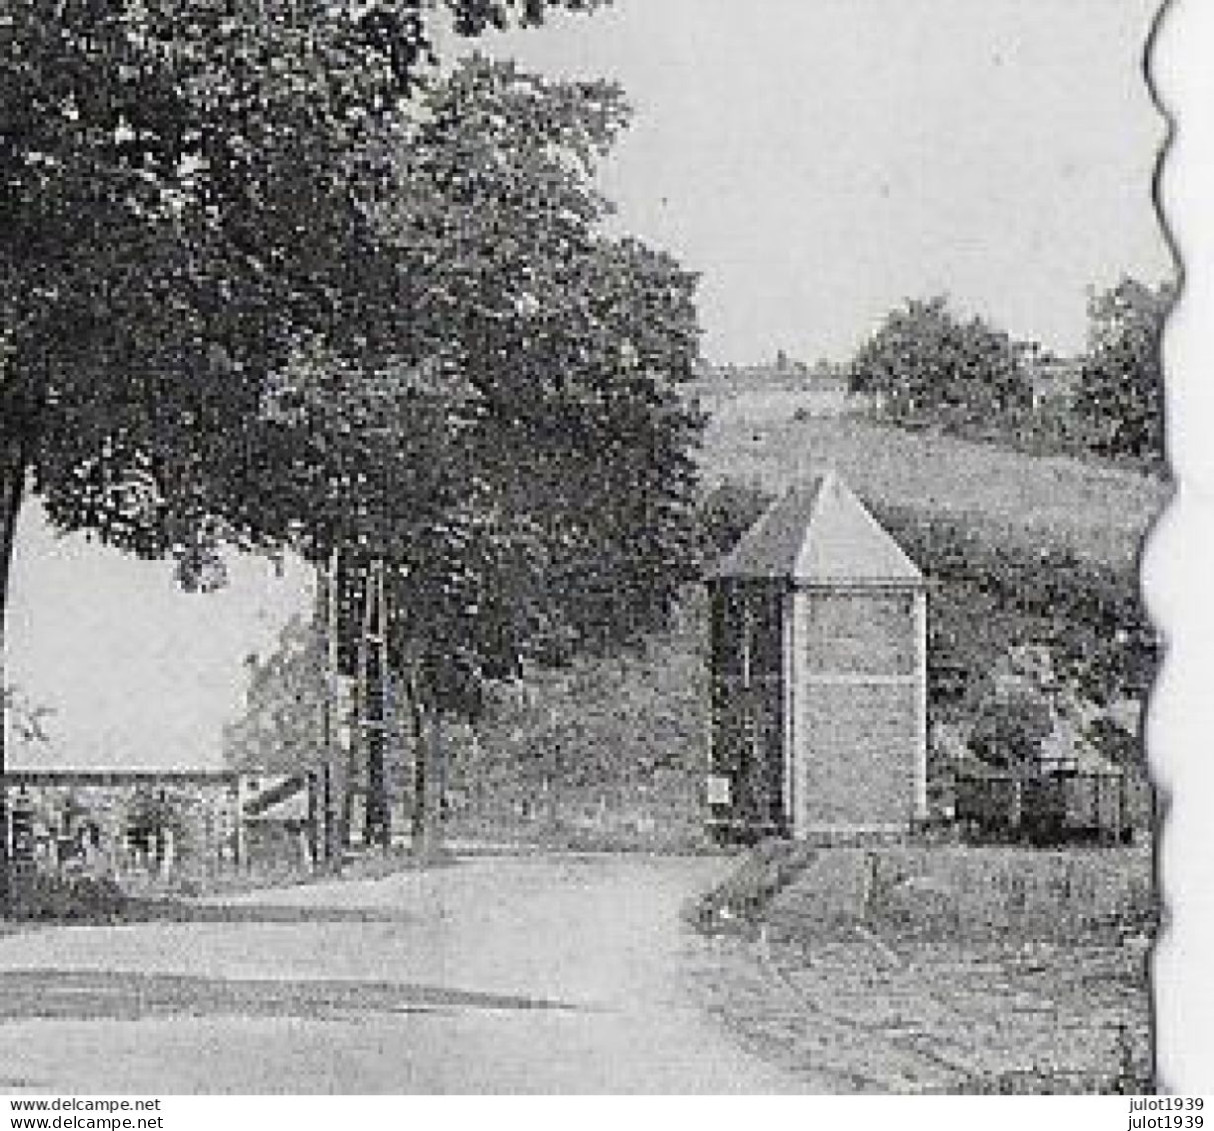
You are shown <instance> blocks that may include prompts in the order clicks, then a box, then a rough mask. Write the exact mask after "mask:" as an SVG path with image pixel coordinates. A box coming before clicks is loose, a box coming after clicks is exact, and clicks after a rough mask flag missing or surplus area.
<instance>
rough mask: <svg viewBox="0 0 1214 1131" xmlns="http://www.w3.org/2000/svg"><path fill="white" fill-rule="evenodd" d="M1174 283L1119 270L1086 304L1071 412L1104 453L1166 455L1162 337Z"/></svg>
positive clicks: (1158, 457) (1157, 458)
mask: <svg viewBox="0 0 1214 1131" xmlns="http://www.w3.org/2000/svg"><path fill="white" fill-rule="evenodd" d="M1174 297H1175V287H1174V286H1172V285H1171V284H1168V283H1164V284H1161V285H1159V286H1157V287H1150V286H1147V285H1146V284H1144V283H1141V282H1139V281H1138V280H1136V279H1132V278H1128V277H1127V278H1124V279H1122V280H1121V281H1120V282H1119V283H1118V284H1117V285H1116V286H1115V287H1112V288H1111V289H1109V290H1107V291H1103V292H1100V293H1096V294H1093V296H1092V298H1091V300H1090V302H1089V304H1088V319H1089V333H1088V350H1087V353H1086V355H1085V356H1084V359H1083V367H1082V370H1081V375H1080V382H1079V389H1078V392H1077V395H1076V398H1075V404H1074V412H1075V413H1076V415H1077V416H1078V417H1079V418H1080V420H1081V421H1082V422H1083V424H1084V426H1085V429H1086V431H1087V433H1088V436H1089V441H1088V442H1089V443H1090V445H1091V446H1092V448H1093V449H1094V450H1095V451H1097V452H1099V453H1100V454H1102V455H1114V456H1131V457H1134V458H1137V459H1149V460H1152V461H1160V460H1162V458H1163V422H1164V396H1163V370H1162V360H1161V356H1160V337H1161V335H1162V333H1163V326H1164V320H1165V319H1166V317H1167V313H1168V310H1169V308H1170V307H1171V305H1172V301H1173V299H1174Z"/></svg>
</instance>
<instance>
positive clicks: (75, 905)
mask: <svg viewBox="0 0 1214 1131" xmlns="http://www.w3.org/2000/svg"><path fill="white" fill-rule="evenodd" d="M128 906H129V899H128V897H127V895H126V893H125V892H123V890H122V889H121V888H120V887H119V886H118V884H117V883H115V882H114V881H113V880H111V879H109V878H108V877H104V876H103V877H97V876H57V875H51V874H47V873H42V872H35V873H33V874H30V875H15V876H13V877H12V880H11V887H10V899H9V908H10V910H9V917H10V918H12V919H14V920H31V919H34V920H37V919H42V920H46V919H51V920H79V921H85V922H95V921H97V920H107V919H112V918H114V917H115V916H117V915H121V914H122V913H123V911H125V910H126V909H127V907H128Z"/></svg>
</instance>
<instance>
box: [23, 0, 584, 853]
mask: <svg viewBox="0 0 1214 1131" xmlns="http://www.w3.org/2000/svg"><path fill="white" fill-rule="evenodd" d="M596 2H597V0H368V2H367V3H364V4H358V5H343V4H330V3H328V2H327V0H228V2H224V3H219V2H217V0H154V2H153V3H144V2H137V0H13V2H12V3H9V4H6V5H5V6H4V10H3V12H2V13H0V216H2V219H3V223H2V225H0V653H2V650H3V647H2V646H3V635H2V627H3V619H2V617H3V608H4V605H5V602H6V598H7V580H8V567H9V562H10V559H11V550H12V544H13V538H14V536H15V530H16V522H17V515H18V513H19V510H20V507H21V504H22V501H23V499H24V498H25V497H26V495H27V493H28V492H29V491H30V490H31V489H32V490H33V491H34V492H36V493H37V494H39V495H40V496H41V497H42V499H43V501H44V503H45V505H46V508H47V512H48V513H49V515H50V517H51V519H52V520H53V521H54V522H55V523H57V524H58V525H59V526H60V527H62V528H64V529H77V530H80V529H82V530H87V531H90V532H94V533H96V534H98V535H100V536H101V537H102V538H103V539H105V540H107V541H109V542H110V543H112V544H114V545H116V546H119V547H121V548H123V549H127V550H131V551H134V552H137V553H140V554H144V555H149V556H159V555H165V554H169V553H173V554H175V555H176V556H177V557H178V559H179V561H180V562H181V563H182V565H183V567H184V574H185V575H186V576H191V577H193V578H195V579H198V578H199V577H202V578H204V579H205V578H206V577H207V576H208V574H207V571H206V569H204V568H201V567H206V566H209V565H210V564H212V555H211V552H210V551H211V548H212V546H213V544H214V543H215V542H217V541H219V540H221V539H226V540H229V541H235V542H237V543H241V544H245V545H261V544H265V543H267V542H272V541H277V540H279V539H281V537H282V535H283V533H284V527H283V524H282V520H283V519H284V517H285V515H284V514H283V512H281V511H270V512H268V514H267V513H266V512H264V511H263V509H262V508H261V507H260V503H261V501H262V500H261V499H260V498H259V496H258V495H257V494H256V493H255V492H250V491H248V490H247V488H248V487H249V485H250V483H252V482H253V481H254V479H255V476H253V475H252V474H250V472H251V465H252V464H253V463H254V462H255V461H258V460H264V459H266V458H268V457H270V456H272V455H273V454H274V453H275V448H274V444H273V436H270V437H267V435H266V430H267V423H272V422H269V421H268V414H267V405H268V403H269V401H270V389H271V385H272V381H273V379H274V377H275V374H277V373H279V372H280V371H281V369H282V367H283V366H284V364H285V363H286V362H287V361H288V359H289V358H290V357H291V356H292V354H293V352H294V351H297V350H298V349H299V345H300V342H301V341H303V342H305V343H313V342H316V341H320V342H323V343H324V345H325V348H326V349H328V350H330V351H335V352H337V353H338V354H340V355H342V356H346V357H357V358H359V360H360V361H361V362H362V363H363V365H366V364H368V363H370V362H371V361H373V360H374V359H377V358H383V357H385V356H388V355H393V354H397V353H399V352H400V348H399V342H397V341H395V340H394V339H393V335H394V334H395V333H396V332H397V331H398V330H399V322H398V320H397V319H396V318H395V316H394V315H393V313H392V311H393V309H394V304H395V302H396V299H397V297H398V284H399V281H400V275H399V273H398V271H397V269H396V265H397V249H396V248H395V247H393V246H392V245H391V244H390V243H385V242H384V241H382V240H381V239H380V235H381V229H380V228H379V227H378V226H377V225H376V224H375V223H374V222H373V221H372V217H371V211H372V205H373V204H374V203H375V202H376V201H379V200H383V199H387V198H390V197H391V196H392V195H393V194H394V193H395V191H396V190H397V189H398V188H399V187H400V182H399V175H400V172H401V171H400V170H399V169H397V167H396V166H395V164H394V163H393V161H392V160H391V159H390V155H391V154H392V153H393V152H394V139H396V138H399V136H400V132H401V130H402V128H403V125H404V123H406V122H407V121H408V119H409V116H410V113H411V109H410V108H411V106H412V105H413V103H412V100H411V96H412V94H413V92H414V90H415V87H416V84H417V82H418V80H419V77H420V76H421V74H422V72H423V71H424V70H425V69H426V66H427V65H428V63H429V62H430V61H431V59H432V55H433V44H434V41H435V39H436V36H437V34H438V32H439V30H440V29H441V28H442V26H443V25H444V24H446V25H448V26H449V27H451V28H453V29H454V30H455V31H456V32H457V33H459V34H464V35H475V34H477V33H478V32H480V31H482V30H484V29H485V28H486V27H489V26H506V25H508V24H510V23H512V22H514V23H524V24H526V23H536V22H539V21H540V20H541V19H542V18H543V15H544V13H545V11H546V10H547V9H548V8H553V7H565V8H572V9H578V8H590V7H593V6H595V4H596ZM394 178H395V179H394ZM360 371H361V370H360ZM267 519H268V520H267ZM2 771H3V751H2V749H0V772H2ZM0 872H3V869H2V868H0Z"/></svg>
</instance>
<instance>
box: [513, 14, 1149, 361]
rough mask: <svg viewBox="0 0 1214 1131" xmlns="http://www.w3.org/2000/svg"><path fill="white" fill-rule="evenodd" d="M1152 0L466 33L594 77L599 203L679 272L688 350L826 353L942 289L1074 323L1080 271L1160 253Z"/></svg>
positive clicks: (614, 19)
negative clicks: (598, 91) (602, 140)
mask: <svg viewBox="0 0 1214 1131" xmlns="http://www.w3.org/2000/svg"><path fill="white" fill-rule="evenodd" d="M1156 8H1157V4H1156V3H1155V2H1154V0H1033V2H1031V3H1025V2H1024V0H982V2H981V3H975V2H974V0H757V2H756V0H615V3H614V4H613V6H612V7H610V8H609V9H606V10H604V11H601V12H599V13H597V14H595V15H594V16H592V17H589V18H587V17H578V16H565V17H562V18H559V19H557V20H555V21H554V22H553V24H552V25H550V26H549V27H547V28H545V29H544V30H543V31H542V32H539V33H535V32H529V33H513V34H511V35H508V36H498V37H495V38H494V39H491V40H490V41H489V48H490V50H491V51H492V52H493V53H494V54H502V55H511V56H513V57H516V58H518V59H519V60H520V61H521V62H523V63H524V64H525V65H527V66H529V67H531V68H533V69H536V70H540V71H543V72H545V73H549V74H553V75H566V76H601V77H606V78H614V79H616V80H618V81H619V82H620V83H621V84H622V85H623V86H624V88H625V91H626V92H627V94H628V96H629V99H630V102H631V104H632V106H633V108H634V111H635V120H634V123H633V126H632V128H631V130H630V131H629V132H628V134H627V135H625V137H624V139H623V140H622V142H621V144H620V145H619V146H618V149H617V151H616V152H615V154H614V155H613V156H612V157H611V159H610V160H609V162H608V163H607V165H606V167H605V168H604V171H603V178H602V182H603V187H604V188H605V190H606V191H607V193H608V195H609V196H611V197H612V199H614V200H615V201H616V202H617V203H618V205H619V209H620V211H619V216H618V218H617V223H618V224H619V225H620V226H621V227H622V228H623V229H625V230H627V231H630V232H632V233H634V234H636V235H639V236H641V237H643V238H645V239H647V240H649V241H652V242H654V243H656V244H658V245H660V246H662V247H665V248H667V249H668V250H671V251H673V252H675V253H676V254H677V255H678V256H679V257H680V258H681V259H682V260H683V262H684V263H685V264H686V265H687V266H689V267H692V268H694V269H696V270H697V271H699V272H701V273H702V283H701V291H700V302H701V317H702V323H703V326H704V330H705V353H706V354H707V355H708V356H709V357H710V358H711V359H713V360H717V361H736V362H746V361H755V360H760V359H765V358H770V357H772V356H774V354H775V352H776V350H777V349H784V350H786V351H787V352H788V353H790V354H791V355H792V356H794V357H800V358H802V359H803V360H806V361H812V360H815V359H816V358H818V357H828V358H833V359H835V360H843V359H845V358H846V357H848V356H849V355H850V354H851V353H852V352H853V351H854V349H855V347H856V346H857V344H858V343H859V342H860V341H861V340H862V339H863V338H864V337H865V336H866V335H867V334H868V333H869V332H871V330H872V329H873V327H874V326H875V325H876V324H877V323H879V321H880V319H881V318H882V316H883V315H884V314H885V313H886V312H887V311H888V310H890V309H891V307H893V306H895V305H897V304H899V303H901V302H902V301H903V300H904V299H906V298H909V297H914V296H927V295H930V294H937V293H944V294H948V295H949V296H950V297H951V298H952V299H953V300H954V302H955V303H956V305H957V306H958V307H959V308H960V309H963V310H967V311H972V312H973V313H981V314H983V315H985V316H987V317H989V318H991V319H993V320H994V321H996V322H997V323H998V324H1000V325H1002V326H1003V327H1004V328H1006V329H1007V330H1009V332H1012V333H1013V334H1015V335H1016V336H1018V337H1025V338H1030V339H1033V340H1037V341H1040V342H1042V343H1043V344H1044V345H1046V346H1048V347H1049V348H1052V349H1054V350H1056V351H1058V352H1062V353H1067V352H1072V351H1076V350H1079V349H1081V348H1082V347H1083V343H1084V332H1085V328H1086V289H1087V288H1088V287H1090V286H1093V285H1095V286H1101V287H1103V286H1108V285H1111V284H1112V283H1114V282H1116V281H1117V280H1118V279H1119V278H1120V276H1121V275H1122V274H1125V273H1130V274H1136V275H1138V276H1140V277H1143V278H1144V279H1146V280H1148V281H1157V280H1162V279H1164V278H1166V277H1168V276H1169V275H1170V273H1171V260H1170V257H1169V256H1168V254H1167V252H1166V250H1165V247H1164V244H1163V241H1162V240H1161V238H1160V235H1159V230H1158V228H1157V226H1156V223H1155V218H1154V214H1153V212H1152V208H1151V203H1150V200H1151V181H1152V172H1153V166H1154V159H1155V153H1156V150H1157V149H1158V146H1159V144H1160V142H1161V140H1162V138H1163V135H1164V123H1163V120H1162V119H1161V118H1160V116H1159V115H1158V114H1157V112H1156V111H1155V109H1154V107H1153V105H1152V103H1151V100H1150V97H1149V93H1148V90H1147V87H1146V85H1145V82H1144V78H1143V72H1142V58H1143V53H1144V47H1145V43H1146V38H1147V35H1148V32H1149V29H1150V27H1151V24H1152V21H1153V18H1154V13H1155V11H1156Z"/></svg>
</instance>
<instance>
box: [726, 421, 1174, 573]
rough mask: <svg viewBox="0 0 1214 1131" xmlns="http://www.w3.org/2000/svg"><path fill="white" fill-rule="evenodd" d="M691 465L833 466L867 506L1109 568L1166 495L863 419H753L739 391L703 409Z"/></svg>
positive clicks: (783, 475)
mask: <svg viewBox="0 0 1214 1131" xmlns="http://www.w3.org/2000/svg"><path fill="white" fill-rule="evenodd" d="M703 466H704V473H705V476H706V478H707V479H709V480H710V481H713V480H717V479H721V478H725V477H729V478H732V479H740V480H757V481H759V482H761V483H763V484H764V485H765V486H766V487H767V488H768V489H769V490H782V489H784V488H785V487H787V486H788V485H789V483H791V482H793V481H794V480H796V479H798V478H803V477H806V476H809V475H811V474H813V473H814V472H816V471H820V470H822V469H823V468H826V467H833V468H835V469H836V470H837V471H838V472H839V473H840V474H841V475H842V476H843V477H844V478H845V479H846V480H847V482H848V484H849V485H850V486H851V487H852V488H853V489H854V490H856V491H857V492H859V494H860V495H861V496H862V497H863V498H865V499H866V500H868V501H869V502H876V503H887V504H891V505H897V506H911V507H916V508H919V509H921V510H925V511H933V512H941V513H945V514H954V515H961V516H964V517H965V518H966V519H967V520H970V521H974V522H985V523H987V524H989V525H990V526H991V527H992V528H993V529H994V530H996V531H997V532H999V533H1001V534H1003V535H1004V536H1006V537H1011V538H1015V539H1024V538H1030V539H1032V538H1041V539H1044V540H1045V541H1046V543H1047V544H1049V545H1064V546H1067V547H1068V548H1070V549H1072V550H1073V551H1074V552H1076V553H1078V554H1081V555H1083V556H1085V557H1090V558H1093V559H1095V560H1098V561H1104V562H1110V563H1122V562H1127V561H1130V560H1132V559H1133V558H1134V556H1135V555H1136V554H1137V552H1138V549H1139V546H1140V543H1141V541H1142V538H1143V536H1144V535H1145V533H1146V531H1147V528H1148V527H1149V526H1150V523H1151V522H1152V520H1153V519H1154V518H1155V517H1156V515H1158V513H1159V512H1160V510H1161V509H1162V507H1163V504H1164V502H1165V501H1166V499H1167V497H1168V487H1167V485H1166V484H1165V483H1163V482H1161V481H1160V480H1159V479H1156V478H1154V477H1151V476H1148V475H1144V474H1140V473H1138V472H1134V471H1129V470H1124V469H1120V468H1114V467H1111V466H1105V465H1101V464H1098V463H1095V462H1090V461H1084V460H1078V459H1072V458H1069V457H1062V456H1057V457H1053V456H1051V457H1037V456H1028V455H1023V454H1020V453H1018V452H1013V451H1008V450H1005V449H1001V448H998V447H995V446H994V445H991V444H983V443H977V442H973V441H967V440H960V439H957V438H955V437H951V436H943V435H933V434H930V433H925V432H911V431H906V430H904V429H900V428H894V427H889V426H885V425H882V424H879V423H876V422H874V421H871V420H868V419H865V418H863V417H845V418H840V419H830V418H808V419H802V420H794V419H792V418H791V417H786V418H784V419H770V418H766V419H755V418H753V417H752V416H750V415H748V414H747V412H746V404H745V399H744V398H742V399H740V400H739V402H738V403H737V404H736V405H732V406H729V407H728V408H724V407H722V408H721V409H720V411H718V412H717V414H716V415H714V417H713V419H712V421H711V423H710V425H709V428H708V432H707V435H706V437H705V443H704V457H703Z"/></svg>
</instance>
